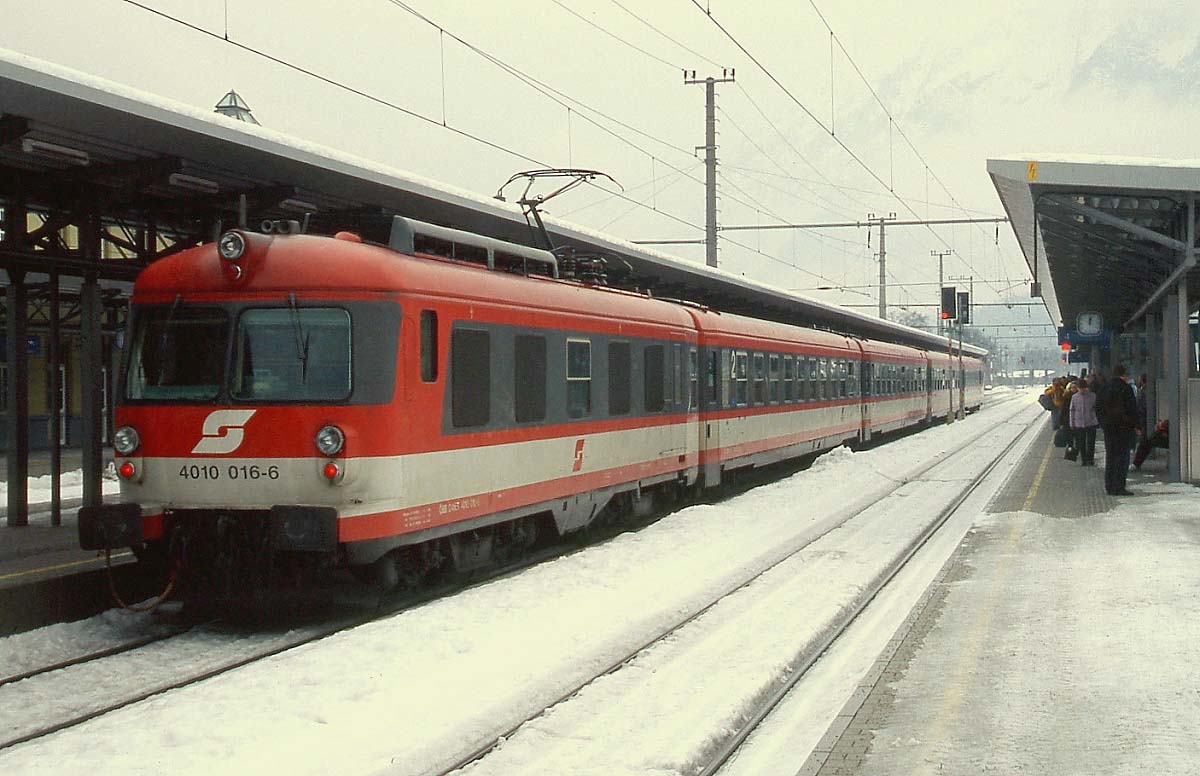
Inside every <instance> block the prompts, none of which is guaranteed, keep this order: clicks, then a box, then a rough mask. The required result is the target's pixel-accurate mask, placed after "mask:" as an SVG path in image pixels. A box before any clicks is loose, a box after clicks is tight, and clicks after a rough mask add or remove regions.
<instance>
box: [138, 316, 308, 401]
mask: <svg viewBox="0 0 1200 776" xmlns="http://www.w3.org/2000/svg"><path fill="white" fill-rule="evenodd" d="M228 330H229V317H228V316H227V315H226V313H225V311H224V310H216V309H205V308H194V307H193V308H187V307H184V308H180V307H178V306H177V305H174V306H171V307H153V308H147V309H145V310H144V311H143V312H142V313H141V314H140V315H139V316H138V321H137V325H136V329H135V331H134V335H133V348H132V351H131V356H130V362H129V374H128V377H127V378H126V386H125V395H126V396H127V397H128V398H130V399H151V400H153V399H160V400H161V399H170V400H175V401H203V400H208V399H215V398H216V397H217V394H218V393H219V392H220V390H221V383H222V381H223V378H224V364H225V349H226V348H225V345H226V343H227V342H228V339H229V334H228ZM288 332H289V333H291V332H292V330H291V329H290V328H289V329H288ZM291 341H292V343H293V345H292V357H293V358H295V344H294V343H295V338H294V334H293V339H292V340H291Z"/></svg>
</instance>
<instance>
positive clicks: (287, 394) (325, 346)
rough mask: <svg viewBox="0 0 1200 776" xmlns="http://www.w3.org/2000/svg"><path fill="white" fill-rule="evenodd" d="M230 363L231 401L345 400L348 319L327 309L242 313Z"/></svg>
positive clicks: (347, 388) (348, 379)
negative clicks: (232, 360)
mask: <svg viewBox="0 0 1200 776" xmlns="http://www.w3.org/2000/svg"><path fill="white" fill-rule="evenodd" d="M233 363H234V372H233V381H232V385H231V386H230V389H231V393H232V394H233V398H235V399H239V400H242V401H341V400H344V399H347V398H349V396H350V389H351V365H350V314H349V313H348V312H347V311H346V310H343V309H340V308H332V307H300V308H297V307H294V306H293V307H285V308H269V309H250V310H245V311H243V312H242V314H241V316H240V317H239V319H238V326H237V339H236V350H235V352H234V362H233Z"/></svg>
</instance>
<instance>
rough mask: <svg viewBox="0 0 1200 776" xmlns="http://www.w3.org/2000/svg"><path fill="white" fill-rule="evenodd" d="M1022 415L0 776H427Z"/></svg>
mask: <svg viewBox="0 0 1200 776" xmlns="http://www.w3.org/2000/svg"><path fill="white" fill-rule="evenodd" d="M1027 401H1028V402H1029V403H1030V404H1032V401H1033V398H1032V395H1029V396H1028V397H1027ZM1017 408H1018V405H1017V403H1015V402H1014V403H1008V404H1005V405H1001V406H998V407H995V408H992V409H986V410H984V411H983V412H981V413H978V414H976V415H974V416H972V417H970V418H968V419H967V420H966V421H964V422H961V423H955V424H953V425H951V426H942V427H937V428H933V429H930V430H928V431H925V432H922V433H921V434H918V435H915V436H912V437H908V438H905V439H901V440H896V441H893V442H892V443H889V444H887V445H884V446H882V447H880V448H877V449H875V450H871V451H866V452H860V453H851V452H849V451H848V450H845V449H840V450H837V451H834V452H833V453H830V454H827V455H825V456H823V457H822V458H821V459H819V460H818V461H817V463H816V464H815V465H814V466H813V467H812V468H811V469H809V470H808V471H805V472H802V473H799V474H797V475H795V476H793V477H791V478H789V479H787V480H783V481H780V482H777V483H774V484H771V485H767V486H764V487H761V488H758V489H756V490H754V491H752V492H749V493H746V494H743V495H741V496H738V497H736V498H733V499H730V500H728V501H726V502H724V503H722V504H719V505H700V506H695V507H691V508H688V509H685V510H682V511H680V512H678V513H676V514H674V515H671V516H669V517H667V518H665V519H663V520H661V521H660V522H658V523H657V524H655V525H653V526H650V527H648V528H646V529H643V530H641V531H638V532H636V533H629V534H625V535H623V536H621V537H618V538H616V539H614V540H612V541H610V542H607V543H605V544H603V545H597V546H594V547H591V548H588V549H586V550H584V551H581V552H578V553H576V554H573V555H571V556H568V557H564V558H560V559H558V560H555V561H552V562H549V563H545V564H542V565H540V566H538V567H536V568H533V569H530V570H528V571H526V572H523V573H521V574H519V575H515V576H513V577H511V578H506V579H502V580H497V581H495V582H492V583H490V584H487V585H483V586H481V587H479V588H475V589H473V590H469V591H466V592H464V593H462V594H459V595H456V596H453V597H451V598H447V599H443V600H440V601H435V602H432V603H430V604H427V605H425V606H422V607H419V608H416V609H413V610H410V611H407V612H404V613H402V614H399V615H397V616H394V617H391V618H389V619H387V620H383V621H379V622H375V623H372V624H370V625H366V626H363V627H361V628H358V629H355V630H354V631H349V632H345V633H342V634H339V635H337V636H334V637H331V638H328V639H325V640H323V641H322V642H318V643H315V644H312V645H309V646H307V647H303V648H300V649H297V650H294V651H292V652H289V653H286V654H283V655H279V656H277V657H275V658H271V659H269V660H266V661H263V662H262V663H259V664H256V665H254V666H251V667H248V668H245V669H241V670H238V671H235V672H232V673H230V674H227V675H224V676H222V677H219V678H217V679H214V680H211V681H208V682H205V683H202V684H200V685H197V686H194V687H191V688H188V689H185V690H182V691H176V692H172V693H169V694H166V695H163V696H159V697H156V698H153V699H151V700H149V701H147V702H144V703H141V704H137V705H136V706H133V707H130V708H128V709H126V710H123V711H121V712H118V713H116V714H112V715H109V716H108V717H106V718H104V719H101V720H97V721H95V722H93V723H89V724H87V725H84V726H81V727H79V728H76V729H73V730H69V731H64V732H63V733H60V734H57V735H55V736H53V737H50V738H48V739H45V740H43V741H37V742H31V743H29V744H26V745H22V746H19V747H14V748H13V749H11V750H7V751H5V752H0V772H3V773H6V774H14V773H34V772H43V771H44V770H45V768H46V766H47V764H48V763H53V768H54V770H55V771H56V773H58V774H64V775H65V774H74V773H79V774H89V775H90V774H93V773H95V772H96V769H97V767H101V768H102V769H103V770H105V771H108V772H120V773H159V772H161V771H162V770H163V769H164V768H165V767H166V764H167V763H170V770H171V771H172V772H173V773H204V774H210V773H214V772H231V773H232V772H238V773H241V772H246V771H248V770H252V769H264V770H265V769H270V770H271V771H272V772H284V771H286V772H288V773H289V775H291V774H307V773H312V774H322V776H324V774H326V773H329V772H337V773H373V772H387V773H396V774H406V773H423V772H427V771H428V770H430V769H432V768H433V767H434V765H435V764H439V763H440V764H445V763H448V762H450V761H452V760H453V759H455V757H456V756H457V755H461V754H463V753H465V748H466V747H468V746H470V744H472V743H474V742H475V741H476V740H477V738H478V737H480V736H481V735H484V734H486V733H491V732H497V731H498V730H501V729H504V728H505V727H507V726H509V725H510V724H512V723H515V722H516V721H518V720H519V719H521V718H522V717H523V716H524V715H526V714H527V713H528V712H529V711H531V710H536V709H538V708H540V707H541V705H542V704H544V703H545V702H547V701H548V700H550V699H552V698H554V697H556V696H557V695H558V694H560V693H561V692H563V691H564V690H566V689H569V688H570V687H572V686H573V685H574V684H576V683H578V682H579V681H582V680H583V679H586V678H587V677H588V676H589V675H591V673H592V672H594V671H596V670H598V669H599V668H601V667H604V666H606V665H607V664H608V663H609V662H610V661H611V660H613V659H615V658H617V657H619V656H621V655H623V654H624V653H625V652H626V651H627V650H628V649H629V648H630V647H631V646H633V645H636V644H638V643H640V642H642V641H644V640H646V639H647V638H649V637H650V636H653V635H654V634H655V633H656V632H657V631H658V630H659V629H660V628H662V627H664V626H665V625H667V624H671V623H674V622H677V621H678V620H679V619H681V618H682V616H683V615H686V614H687V613H690V612H693V611H695V610H697V609H698V608H699V607H700V606H702V605H703V604H705V603H707V602H708V601H709V600H711V598H713V597H715V596H716V595H718V594H720V593H722V592H724V591H726V590H728V589H730V588H731V587H732V586H733V585H735V584H736V583H737V582H739V581H741V580H744V579H746V578H748V577H750V576H752V575H753V574H754V573H755V572H757V570H759V569H761V568H764V567H765V566H767V565H769V564H770V563H771V562H773V561H774V560H775V559H778V558H781V557H783V556H784V555H786V554H787V553H788V552H789V551H790V550H791V549H792V548H794V547H796V546H799V545H800V544H803V543H804V542H806V541H807V540H808V538H810V537H811V536H814V535H816V534H817V533H819V532H820V530H821V528H822V526H824V525H828V524H829V523H831V522H833V521H834V520H836V519H837V518H838V517H839V516H840V515H841V514H845V513H846V512H847V511H848V508H849V506H852V505H853V504H855V503H870V502H871V501H874V500H876V499H877V498H878V497H879V494H882V493H883V492H885V490H886V489H888V488H890V487H891V483H893V482H894V481H896V480H899V479H903V478H904V477H905V476H906V474H907V473H908V472H910V471H912V470H914V469H915V468H916V467H917V466H918V465H919V464H920V463H921V462H924V461H927V460H929V459H930V458H931V457H934V456H937V455H939V454H941V453H943V452H945V451H947V450H950V449H953V448H954V447H956V446H957V445H959V444H961V443H962V441H964V440H965V439H967V438H969V437H970V436H972V435H974V434H977V433H979V432H981V431H982V430H984V429H985V428H987V427H989V426H991V425H994V424H996V423H998V422H1000V421H1002V420H1003V419H1004V418H1005V417H1007V416H1008V415H1010V414H1011V413H1012V412H1013V410H1014V409H1017ZM993 452H994V451H990V450H986V449H980V448H978V447H977V448H976V449H971V450H968V451H965V452H964V453H961V454H960V457H961V458H963V459H964V460H965V459H967V458H970V457H972V456H974V457H976V458H977V459H978V460H979V461H983V460H986V459H987V458H988V457H989V456H990V455H991V454H993ZM850 484H852V487H848V485H850ZM860 572H861V570H860V569H855V568H854V567H853V566H851V565H848V564H831V565H830V566H829V567H828V574H827V576H828V577H829V579H828V580H826V581H825V583H824V584H828V585H831V586H833V585H839V584H840V585H841V586H842V587H848V586H853V585H855V584H859V585H861V584H862V581H861V580H857V579H853V578H852V575H853V574H856V573H860ZM848 577H849V578H848ZM824 584H823V586H822V589H824ZM812 592H813V593H814V594H815V593H817V592H818V591H817V590H815V589H814V590H813V591H812ZM814 597H819V596H814ZM40 633H41V632H40V631H38V632H34V633H33V634H25V635H24V636H21V637H13V639H18V641H14V640H13V639H7V640H3V641H0V652H2V651H4V650H7V649H25V650H36V649H37V639H38V638H39V635H38V634H40ZM120 681H121V680H120V678H119V677H108V678H107V679H106V682H105V683H104V684H106V685H107V686H115V685H116V684H119V683H120ZM103 689H104V688H103V687H97V689H96V691H97V692H98V693H102V692H103ZM687 702H688V700H687V699H686V698H682V699H679V700H678V703H679V704H680V705H685V704H687ZM29 713H30V714H31V715H34V716H36V708H32V709H29Z"/></svg>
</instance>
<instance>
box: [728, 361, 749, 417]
mask: <svg viewBox="0 0 1200 776" xmlns="http://www.w3.org/2000/svg"><path fill="white" fill-rule="evenodd" d="M749 368H750V354H749V353H747V352H746V351H744V350H739V351H737V352H735V353H734V354H733V366H732V373H731V376H732V377H733V396H732V397H731V398H732V399H733V405H734V406H735V407H745V406H746V404H747V403H748V401H749V398H750V397H749V395H748V389H749V382H748V381H749V373H748V372H749Z"/></svg>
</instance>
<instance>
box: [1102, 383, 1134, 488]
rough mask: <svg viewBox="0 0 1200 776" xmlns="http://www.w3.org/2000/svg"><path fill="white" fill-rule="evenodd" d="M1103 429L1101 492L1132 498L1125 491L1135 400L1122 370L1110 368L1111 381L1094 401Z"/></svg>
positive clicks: (1131, 442)
mask: <svg viewBox="0 0 1200 776" xmlns="http://www.w3.org/2000/svg"><path fill="white" fill-rule="evenodd" d="M1097 402H1099V406H1100V407H1101V412H1100V413H1099V414H1100V418H1099V419H1100V425H1101V426H1102V427H1103V428H1104V490H1105V492H1107V493H1108V495H1110V496H1130V495H1133V494H1132V493H1130V491H1129V490H1128V489H1127V488H1126V487H1125V482H1126V479H1127V478H1128V476H1129V448H1130V447H1131V446H1132V445H1133V430H1134V429H1135V428H1136V427H1137V400H1136V399H1134V398H1133V388H1132V387H1131V386H1130V385H1129V380H1128V378H1127V377H1126V375H1125V367H1124V366H1122V365H1121V364H1117V365H1116V366H1115V367H1113V377H1112V380H1110V381H1109V382H1108V386H1107V387H1106V388H1105V390H1104V394H1103V396H1101V397H1098V398H1097Z"/></svg>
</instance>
